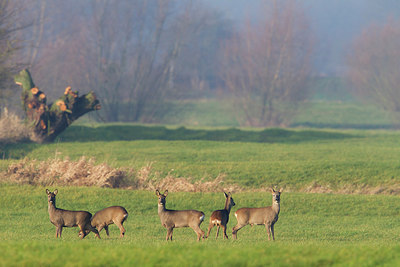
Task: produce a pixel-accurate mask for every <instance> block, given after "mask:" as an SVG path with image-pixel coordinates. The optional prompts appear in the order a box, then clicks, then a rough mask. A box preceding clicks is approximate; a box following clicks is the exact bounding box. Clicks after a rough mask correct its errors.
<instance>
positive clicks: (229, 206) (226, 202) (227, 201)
mask: <svg viewBox="0 0 400 267" xmlns="http://www.w3.org/2000/svg"><path fill="white" fill-rule="evenodd" d="M230 203H231V200H230V198H227V199H226V201H225V210H226V211H227V212H228V213H230V212H231V208H232V206H231V205H230Z"/></svg>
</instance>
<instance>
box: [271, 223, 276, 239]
mask: <svg viewBox="0 0 400 267" xmlns="http://www.w3.org/2000/svg"><path fill="white" fill-rule="evenodd" d="M271 234H272V240H274V241H275V234H274V224H271Z"/></svg>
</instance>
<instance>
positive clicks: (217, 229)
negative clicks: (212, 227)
mask: <svg viewBox="0 0 400 267" xmlns="http://www.w3.org/2000/svg"><path fill="white" fill-rule="evenodd" d="M218 234H219V225H217V235H216V236H215V239H217V238H218Z"/></svg>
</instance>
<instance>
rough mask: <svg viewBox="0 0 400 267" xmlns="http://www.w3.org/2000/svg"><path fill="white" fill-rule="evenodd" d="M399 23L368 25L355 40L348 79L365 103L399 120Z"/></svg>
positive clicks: (391, 21) (398, 21) (388, 22)
mask: <svg viewBox="0 0 400 267" xmlns="http://www.w3.org/2000/svg"><path fill="white" fill-rule="evenodd" d="M399 47H400V20H394V19H389V20H388V21H387V22H386V23H385V24H384V25H371V26H369V27H367V28H366V29H365V30H364V31H363V32H362V34H360V35H359V36H358V37H356V38H355V40H354V42H353V46H352V50H351V53H349V56H348V67H349V71H348V78H349V80H350V81H351V83H352V84H353V85H354V89H355V91H354V92H355V93H356V95H357V96H358V97H360V98H361V99H363V100H364V101H368V102H373V103H375V104H376V105H378V106H380V107H382V108H383V109H385V110H388V111H390V112H391V113H392V115H393V119H394V120H397V122H398V120H399V119H400V86H399V85H400V75H399V70H400V51H399Z"/></svg>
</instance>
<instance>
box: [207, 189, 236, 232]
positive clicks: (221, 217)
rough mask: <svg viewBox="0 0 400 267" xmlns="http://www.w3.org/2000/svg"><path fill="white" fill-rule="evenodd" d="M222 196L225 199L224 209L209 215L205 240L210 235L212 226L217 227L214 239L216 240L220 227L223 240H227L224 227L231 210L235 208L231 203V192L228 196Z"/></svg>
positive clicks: (232, 202)
mask: <svg viewBox="0 0 400 267" xmlns="http://www.w3.org/2000/svg"><path fill="white" fill-rule="evenodd" d="M224 195H225V198H226V200H225V208H224V209H223V210H216V211H214V212H213V213H212V214H211V217H210V224H209V226H208V232H207V236H206V238H208V236H209V235H210V232H211V229H212V228H213V227H214V226H217V235H216V237H215V239H217V238H218V233H219V227H222V229H223V230H224V239H225V238H226V239H228V236H227V235H226V225H227V224H228V221H229V213H230V212H231V208H232V207H233V206H235V202H234V201H233V198H232V194H231V192H229V193H228V194H227V193H225V192H224Z"/></svg>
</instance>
